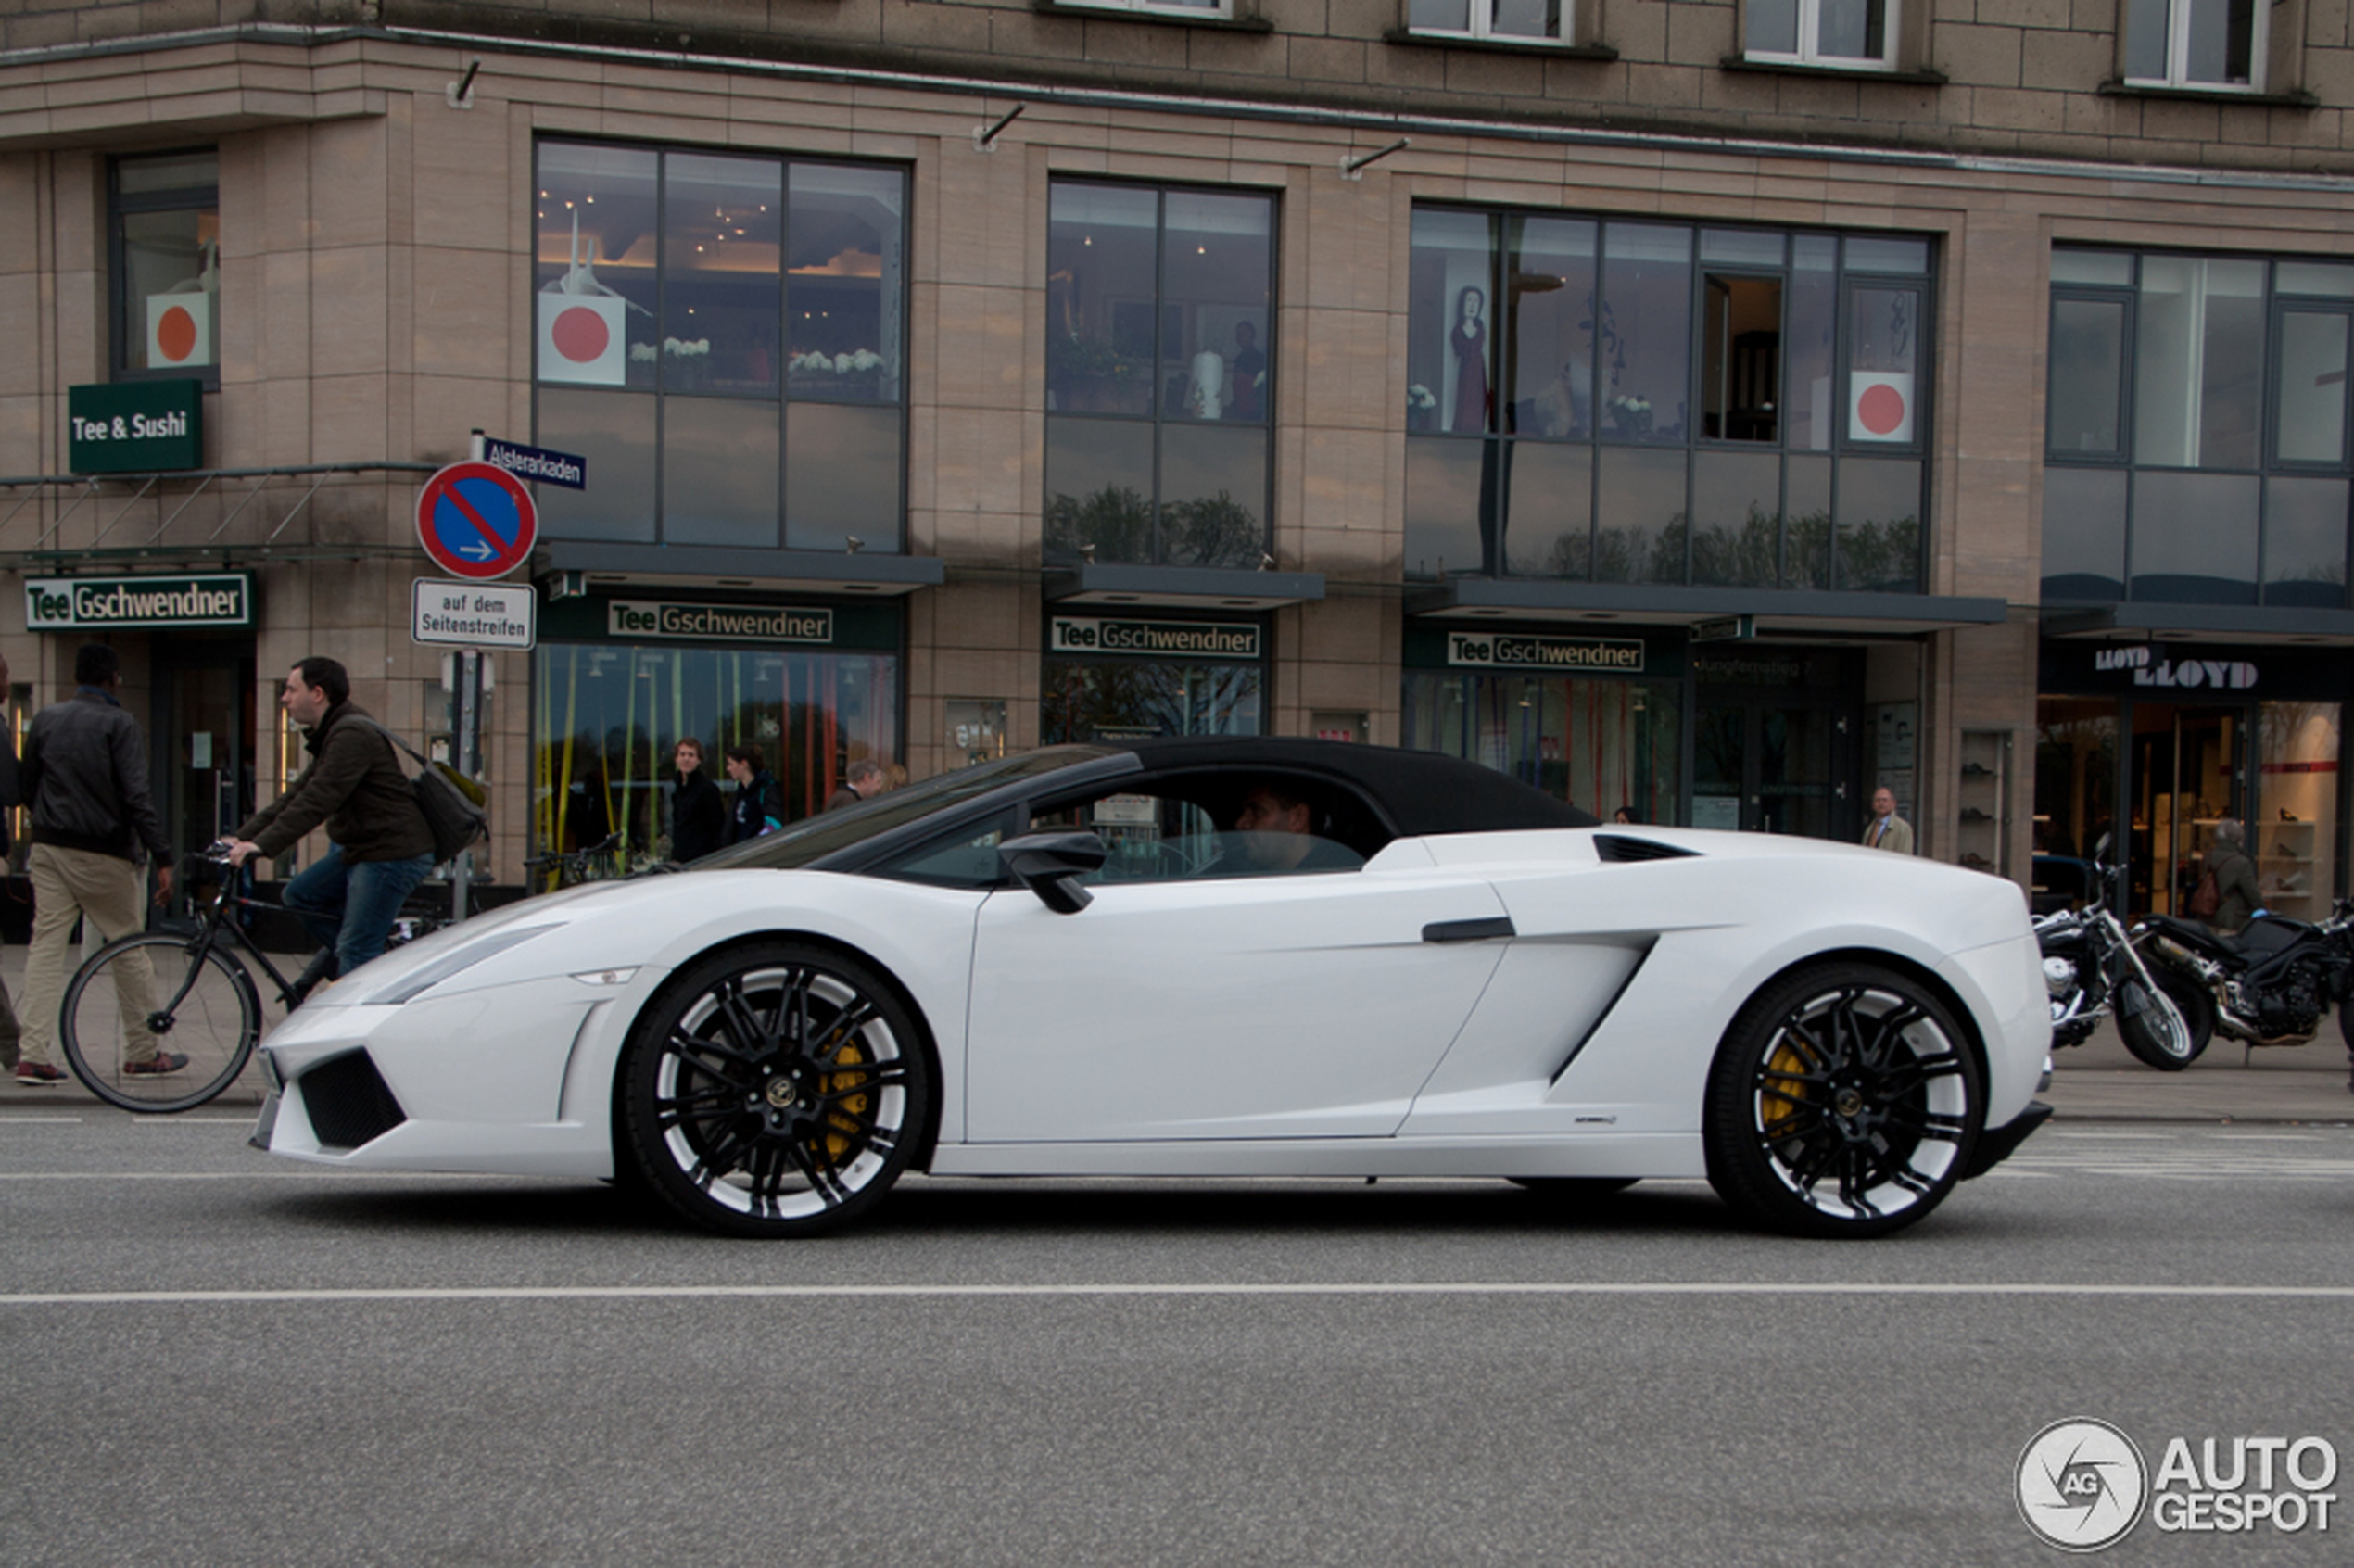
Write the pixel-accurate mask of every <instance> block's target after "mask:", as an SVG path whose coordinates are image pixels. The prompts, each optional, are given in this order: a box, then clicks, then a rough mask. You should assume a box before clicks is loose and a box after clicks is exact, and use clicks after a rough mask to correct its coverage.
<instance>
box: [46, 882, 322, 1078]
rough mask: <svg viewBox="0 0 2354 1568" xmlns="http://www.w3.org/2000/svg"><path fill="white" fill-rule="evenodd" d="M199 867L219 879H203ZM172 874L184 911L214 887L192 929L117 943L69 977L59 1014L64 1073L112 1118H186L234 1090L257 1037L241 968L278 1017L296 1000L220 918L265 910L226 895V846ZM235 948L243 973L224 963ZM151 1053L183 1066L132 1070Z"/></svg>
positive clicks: (252, 1001) (248, 942)
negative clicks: (213, 869) (184, 899)
mask: <svg viewBox="0 0 2354 1568" xmlns="http://www.w3.org/2000/svg"><path fill="white" fill-rule="evenodd" d="M207 866H217V867H219V868H220V870H221V875H219V876H218V877H217V878H208V875H207V871H206V867H207ZM180 875H181V879H182V884H183V885H184V886H185V887H187V888H188V889H189V890H190V893H191V901H192V902H195V889H196V887H197V886H198V885H199V884H200V883H202V882H204V881H206V880H208V879H211V880H214V881H217V883H218V888H217V891H215V892H214V893H213V896H212V899H211V902H210V904H209V906H203V905H199V908H198V914H197V921H196V930H195V931H194V932H192V933H191V932H173V931H167V930H153V931H138V932H134V933H133V934H132V935H130V936H127V937H118V938H117V939H116V940H114V941H113V942H108V943H107V944H106V945H105V946H104V947H101V948H100V949H98V951H97V952H95V953H94V954H92V955H90V956H89V958H88V959H86V960H85V961H84V962H83V963H82V967H81V968H79V969H77V970H75V971H74V976H73V979H72V980H70V981H69V982H68V983H67V985H66V994H65V1002H64V1004H63V1005H62V1006H61V1007H60V1009H59V1016H58V1018H57V1043H58V1044H59V1045H60V1046H62V1047H63V1048H64V1051H65V1058H66V1065H67V1066H69V1067H70V1068H71V1069H73V1075H74V1076H75V1077H76V1078H78V1079H80V1080H81V1081H82V1083H83V1084H85V1085H86V1086H87V1087H88V1088H89V1090H90V1092H91V1093H92V1094H95V1095H97V1096H98V1098H100V1099H102V1100H104V1101H106V1102H107V1103H108V1105H111V1106H120V1107H121V1108H123V1109H124V1110H130V1111H147V1112H154V1113H168V1112H172V1111H184V1110H193V1109H195V1108H196V1106H201V1105H204V1104H205V1103H207V1102H208V1101H209V1100H211V1099H213V1098H215V1097H216V1096H218V1095H219V1094H221V1091H223V1090H225V1089H227V1088H228V1087H229V1085H231V1084H232V1083H234V1082H235V1081H236V1080H237V1075H238V1074H239V1073H241V1072H243V1071H244V1070H245V1069H246V1064H247V1062H248V1061H250V1060H252V1058H253V1051H254V1046H255V1045H256V1044H258V1043H259V1042H260V1039H261V993H260V990H259V987H257V986H256V985H255V983H254V977H253V972H252V969H251V968H250V967H249V966H251V965H255V964H258V965H259V966H260V967H261V972H262V973H263V974H265V975H267V976H269V977H270V983H271V984H272V985H273V986H274V987H276V989H277V993H278V999H279V1000H280V1001H281V1002H284V1003H285V1005H286V1007H287V1010H288V1011H292V1010H293V1009H294V1007H295V1006H297V1005H298V1004H299V1000H300V999H299V998H297V996H296V995H295V993H294V985H293V982H292V981H290V980H287V979H286V977H285V976H284V975H282V974H280V973H279V972H278V970H277V967H276V966H274V965H272V963H271V962H270V959H269V957H268V956H267V955H264V954H263V953H262V951H261V949H260V948H259V947H257V946H255V945H254V942H253V939H252V938H251V937H248V936H247V935H246V933H245V932H244V931H243V930H242V929H239V928H238V927H237V925H236V924H235V922H234V921H232V920H231V919H230V918H229V911H230V909H231V908H232V907H234V906H244V907H248V908H269V907H272V906H271V905H269V904H264V903H263V902H262V901H261V900H259V899H252V898H247V897H244V896H242V895H240V894H237V893H233V892H231V891H229V890H230V887H231V885H232V884H233V882H234V872H233V871H231V870H230V868H229V855H228V847H227V845H225V844H216V845H214V846H213V847H212V848H210V849H209V850H207V851H205V852H204V853H203V854H191V855H187V856H184V857H183V859H182V860H181V863H180ZM236 948H242V949H244V950H245V953H244V956H245V962H244V963H239V962H237V961H236V960H235V959H234V958H232V957H231V955H230V951H229V950H233V949H236ZM143 969H144V970H145V971H146V972H145V974H144V975H143V974H142V972H141V971H142V970H143ZM158 1055H161V1056H167V1057H168V1056H183V1055H184V1056H186V1057H187V1062H186V1063H185V1065H184V1066H182V1067H180V1068H177V1069H165V1070H161V1071H158V1070H156V1069H152V1068H147V1069H142V1068H141V1067H139V1066H138V1064H139V1063H140V1062H141V1061H142V1060H146V1061H153V1060H155V1059H156V1058H157V1057H158Z"/></svg>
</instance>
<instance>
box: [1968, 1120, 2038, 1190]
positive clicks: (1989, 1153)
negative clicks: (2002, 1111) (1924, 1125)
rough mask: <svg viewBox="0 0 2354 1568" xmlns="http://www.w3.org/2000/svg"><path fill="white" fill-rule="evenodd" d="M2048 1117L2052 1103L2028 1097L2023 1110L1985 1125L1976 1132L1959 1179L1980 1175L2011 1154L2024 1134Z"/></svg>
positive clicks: (2033, 1129) (2023, 1141) (2021, 1141)
mask: <svg viewBox="0 0 2354 1568" xmlns="http://www.w3.org/2000/svg"><path fill="white" fill-rule="evenodd" d="M2050 1119H2052V1107H2051V1106H2047V1105H2045V1104H2044V1102H2043V1101H2041V1100H2031V1101H2029V1102H2028V1106H2027V1108H2026V1109H2025V1110H2023V1111H2021V1112H2019V1115H2018V1116H2016V1117H2013V1118H2012V1119H2010V1120H2008V1121H2006V1122H2005V1123H2004V1124H2003V1125H2002V1126H2000V1127H1989V1128H1987V1129H1986V1130H1985V1131H1984V1132H1981V1133H1979V1135H1978V1144H1977V1145H1976V1146H1975V1147H1974V1148H1972V1149H1971V1150H1970V1157H1969V1164H1968V1166H1966V1167H1964V1168H1963V1170H1962V1180H1963V1181H1965V1182H1967V1181H1968V1180H1969V1179H1970V1178H1971V1177H1973V1176H1983V1175H1985V1174H1986V1173H1987V1172H1988V1171H1990V1170H1993V1169H1994V1168H1995V1167H1996V1166H1998V1165H2000V1164H2002V1163H2003V1161H2005V1160H2006V1159H2008V1158H2010V1157H2011V1155H2012V1154H2013V1153H2014V1152H2015V1151H2016V1150H2017V1149H2018V1148H2019V1145H2020V1144H2023V1143H2025V1142H2027V1138H2028V1134H2029V1133H2031V1132H2034V1131H2035V1130H2036V1129H2037V1128H2038V1127H2041V1126H2043V1125H2044V1123H2045V1122H2046V1121H2049V1120H2050Z"/></svg>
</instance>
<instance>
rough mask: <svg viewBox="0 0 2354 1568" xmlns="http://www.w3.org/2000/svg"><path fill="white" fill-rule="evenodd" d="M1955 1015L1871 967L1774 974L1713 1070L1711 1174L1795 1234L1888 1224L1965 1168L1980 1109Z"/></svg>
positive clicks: (1916, 1211)
mask: <svg viewBox="0 0 2354 1568" xmlns="http://www.w3.org/2000/svg"><path fill="white" fill-rule="evenodd" d="M1982 1082H1983V1077H1982V1074H1981V1071H1980V1069H1979V1065H1978V1062H1977V1060H1976V1058H1975V1057H1973V1056H1971V1054H1970V1051H1969V1048H1968V1044H1967V1043H1966V1042H1965V1037H1964V1034H1963V1032H1962V1030H1961V1028H1960V1026H1959V1025H1958V1024H1956V1023H1955V1020H1954V1018H1953V1016H1952V1014H1951V1013H1950V1012H1949V1011H1948V1010H1947V1009H1946V1007H1945V1005H1943V1003H1942V1002H1941V1001H1939V1000H1938V999H1937V997H1936V996H1935V995H1934V994H1932V993H1930V991H1929V989H1928V988H1927V987H1925V986H1923V985H1921V984H1920V983H1919V982H1918V981H1917V980H1912V979H1910V978H1908V977H1906V976H1905V975H1902V974H1900V973H1898V972H1896V971H1895V970H1892V969H1889V968H1884V967H1880V966H1879V965H1875V964H1853V963H1848V964H1827V965H1823V966H1820V967H1816V968H1811V969H1806V970H1802V971H1800V972H1797V973H1794V974H1791V975H1788V976H1785V977H1783V978H1782V979H1781V980H1777V981H1775V982H1774V983H1773V984H1771V985H1769V986H1767V987H1766V988H1765V990H1764V991H1762V992H1760V993H1758V994H1757V995H1756V996H1754V997H1753V998H1752V999H1751V1001H1750V1003H1749V1005H1747V1006H1746V1007H1743V1008H1742V1009H1741V1011H1740V1015H1739V1016H1738V1017H1737V1018H1734V1020H1733V1026H1732V1028H1731V1029H1729V1030H1728V1031H1726V1034H1725V1042H1724V1044H1723V1046H1722V1048H1721V1049H1719V1051H1718V1052H1717V1055H1716V1062H1715V1067H1714V1068H1713V1069H1711V1071H1710V1074H1709V1084H1708V1103H1707V1106H1706V1112H1705V1118H1704V1136H1705V1141H1706V1146H1707V1156H1708V1179H1709V1182H1710V1183H1711V1184H1712V1185H1714V1186H1715V1189H1716V1191H1717V1193H1718V1195H1720V1196H1722V1197H1723V1198H1724V1200H1725V1201H1726V1202H1727V1203H1728V1204H1729V1205H1731V1206H1732V1208H1734V1210H1735V1211H1736V1212H1738V1213H1739V1214H1740V1215H1741V1216H1742V1218H1744V1219H1746V1220H1750V1221H1752V1222H1753V1223H1755V1224H1758V1225H1762V1226H1765V1227H1766V1228H1768V1229H1772V1230H1776V1231H1781V1232H1785V1233H1790V1234H1793V1235H1807V1236H1826V1237H1863V1236H1879V1235H1886V1234H1887V1233H1890V1232H1892V1231H1897V1230H1902V1229H1903V1228H1904V1227H1905V1226H1906V1225H1910V1224H1912V1223H1913V1222H1915V1221H1916V1220H1919V1219H1921V1218H1922V1217H1923V1216H1925V1215H1927V1214H1928V1213H1929V1212H1930V1210H1931V1209H1933V1208H1936V1207H1937V1206H1938V1204H1939V1203H1940V1202H1942V1201H1943V1199H1944V1197H1945V1195H1946V1194H1947V1193H1949V1192H1951V1191H1952V1190H1953V1187H1954V1183H1955V1182H1957V1181H1959V1180H1960V1179H1961V1173H1962V1171H1963V1170H1964V1169H1965V1166H1966V1162H1967V1159H1968V1154H1969V1147H1970V1144H1971V1142H1972V1141H1973V1140H1974V1139H1975V1138H1976V1137H1977V1136H1978V1133H1979V1130H1980V1128H1981V1125H1982V1124H1983V1122H1984V1119H1985V1115H1986V1107H1985V1092H1984V1090H1983V1088H1982V1087H1981V1085H1982Z"/></svg>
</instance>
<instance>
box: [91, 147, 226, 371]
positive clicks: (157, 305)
mask: <svg viewBox="0 0 2354 1568" xmlns="http://www.w3.org/2000/svg"><path fill="white" fill-rule="evenodd" d="M220 187H221V160H220V158H219V155H217V154H215V153H213V152H212V151H210V150H209V149H208V150H206V151H203V152H189V153H168V154H165V155H163V156H161V157H158V158H119V159H117V160H116V161H115V164H114V169H113V192H112V194H113V213H112V218H113V238H114V318H115V322H114V326H115V330H114V345H115V356H114V358H115V367H114V368H115V370H116V372H117V373H119V374H130V375H137V374H140V373H157V374H176V375H190V374H196V375H202V376H204V377H206V378H207V379H208V381H209V380H210V378H212V377H214V376H217V375H218V373H219V369H218V367H219V365H220V363H221V194H220Z"/></svg>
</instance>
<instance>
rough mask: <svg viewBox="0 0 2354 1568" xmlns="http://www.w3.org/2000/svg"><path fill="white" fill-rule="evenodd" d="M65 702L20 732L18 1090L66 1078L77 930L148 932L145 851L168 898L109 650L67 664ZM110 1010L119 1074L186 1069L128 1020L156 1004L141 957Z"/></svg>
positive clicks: (182, 1060) (86, 652)
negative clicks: (25, 852)
mask: <svg viewBox="0 0 2354 1568" xmlns="http://www.w3.org/2000/svg"><path fill="white" fill-rule="evenodd" d="M73 678H74V682H75V688H76V689H75V691H74V694H73V695H72V696H71V697H70V698H68V699H67V700H66V701H65V702H53V703H51V704H50V705H49V706H48V707H45V708H44V709H42V710H41V712H39V713H38V714H34V715H33V718H32V727H31V728H30V729H28V730H27V731H26V732H25V740H24V759H23V762H22V763H21V764H20V765H19V769H18V788H19V790H21V791H22V793H23V795H24V798H25V800H26V801H27V802H28V803H30V804H31V806H32V827H31V836H32V852H31V854H30V857H29V859H28V862H27V867H26V868H27V870H28V871H30V873H31V874H32V945H31V950H30V951H29V952H28V953H27V954H26V955H25V976H24V1033H23V1037H22V1044H21V1053H22V1054H21V1055H20V1056H19V1058H18V1060H17V1068H16V1076H17V1081H18V1082H19V1083H57V1082H60V1081H63V1080H64V1078H65V1069H62V1068H60V1067H58V1066H57V1064H56V1063H55V1062H52V1061H51V1060H50V1059H49V1042H50V1039H51V1038H52V1037H53V1036H54V1035H55V1034H56V1033H57V998H58V996H59V995H60V994H61V993H63V992H64V990H65V979H66V948H67V945H68V943H69V942H70V938H71V937H72V935H73V924H74V922H75V921H76V920H81V921H83V922H85V923H86V924H87V925H88V926H89V928H90V930H91V932H92V933H94V934H95V936H96V937H97V938H98V940H99V941H100V942H112V941H113V940H114V939H115V938H117V937H121V936H129V935H130V934H131V933H132V932H133V931H135V930H138V929H141V928H142V927H143V926H144V925H145V924H146V914H145V912H144V911H143V910H142V909H141V908H140V898H139V894H140V892H141V891H142V889H143V888H144V887H145V886H146V875H145V873H144V871H143V870H142V868H141V862H142V859H143V851H144V853H145V854H152V855H154V856H155V860H156V894H155V902H156V904H157V905H158V907H160V906H161V905H162V904H165V903H166V902H168V901H169V900H170V899H171V842H170V841H169V840H167V839H165V837H164V836H163V823H162V821H161V820H160V819H159V818H158V816H156V808H155V804H154V803H153V802H152V801H150V800H149V799H148V797H147V743H146V740H145V739H144V738H143V737H142V736H141V735H140V733H139V726H138V724H137V722H136V721H134V720H133V718H132V716H131V715H130V714H126V713H124V712H123V711H122V703H121V702H120V700H119V699H118V698H117V697H116V695H115V694H116V693H117V692H118V691H120V689H122V669H121V664H120V661H119V660H118V659H117V658H116V657H115V651H114V650H113V649H111V648H108V646H106V645H105V644H104V643H100V642H85V643H83V644H82V647H81V649H80V650H79V651H76V652H75V654H74V657H73ZM120 967H121V969H122V970H123V973H122V975H121V976H120V978H119V979H118V980H117V982H116V983H117V987H118V989H117V993H116V995H117V1000H118V1002H119V1003H120V1006H121V1009H122V1017H123V1019H124V1032H125V1035H126V1040H125V1046H126V1049H125V1053H124V1061H123V1071H125V1072H132V1073H166V1072H177V1071H179V1070H180V1069H182V1068H184V1067H186V1066H187V1065H188V1058H187V1057H186V1056H184V1055H182V1054H180V1053H178V1052H173V1051H158V1049H157V1048H156V1041H155V1037H154V1036H153V1035H151V1034H149V1033H148V1032H147V1031H146V1028H145V1027H144V1026H143V1025H141V1024H140V1023H138V1022H137V1021H136V1020H139V1019H141V1018H146V1015H147V1013H148V1012H149V1010H150V1009H152V1008H153V1006H154V1005H155V1004H154V1002H153V1001H152V1000H151V998H152V995H153V973H152V970H151V968H150V967H149V966H148V964H147V962H146V959H145V958H144V957H133V959H132V960H131V961H130V962H129V963H127V964H124V965H122V966H120Z"/></svg>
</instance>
